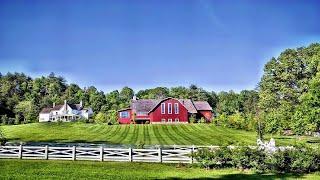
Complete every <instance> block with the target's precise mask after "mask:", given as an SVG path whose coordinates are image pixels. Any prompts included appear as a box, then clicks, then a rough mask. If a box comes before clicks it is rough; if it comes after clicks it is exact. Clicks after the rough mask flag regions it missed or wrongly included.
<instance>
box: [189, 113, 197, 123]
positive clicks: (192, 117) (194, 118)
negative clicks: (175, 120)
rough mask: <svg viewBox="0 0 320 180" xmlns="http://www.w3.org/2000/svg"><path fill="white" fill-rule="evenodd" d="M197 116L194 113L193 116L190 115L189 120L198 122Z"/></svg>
mask: <svg viewBox="0 0 320 180" xmlns="http://www.w3.org/2000/svg"><path fill="white" fill-rule="evenodd" d="M196 121H197V120H196V116H195V115H194V114H192V115H191V116H190V118H189V122H190V123H196Z"/></svg>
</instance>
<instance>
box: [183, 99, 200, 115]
mask: <svg viewBox="0 0 320 180" xmlns="http://www.w3.org/2000/svg"><path fill="white" fill-rule="evenodd" d="M179 102H180V103H181V104H183V105H184V107H186V109H187V110H188V112H189V113H192V114H193V113H197V112H198V111H197V109H196V107H195V106H194V104H193V102H192V100H191V99H179Z"/></svg>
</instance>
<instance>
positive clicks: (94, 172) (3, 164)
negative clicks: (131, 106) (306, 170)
mask: <svg viewBox="0 0 320 180" xmlns="http://www.w3.org/2000/svg"><path fill="white" fill-rule="evenodd" d="M217 178H219V179H297V178H299V179H300V178H301V179H319V178H320V173H319V172H318V173H313V174H307V175H293V174H282V175H275V174H255V173H254V172H253V171H239V170H235V169H222V170H204V169H200V168H197V167H194V168H191V167H186V166H181V165H171V164H156V163H126V162H123V163H120V162H89V161H75V162H72V161H45V160H0V179H114V180H115V179H217Z"/></svg>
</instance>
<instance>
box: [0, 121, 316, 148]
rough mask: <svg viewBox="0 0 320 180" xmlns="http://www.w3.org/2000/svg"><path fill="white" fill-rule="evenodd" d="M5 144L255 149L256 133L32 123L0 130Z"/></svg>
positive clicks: (286, 139)
mask: <svg viewBox="0 0 320 180" xmlns="http://www.w3.org/2000/svg"><path fill="white" fill-rule="evenodd" d="M0 127H1V128H2V129H3V131H4V133H5V135H6V137H7V138H8V140H9V141H16V142H20V141H23V142H89V143H95V142H97V143H98V142H99V143H110V144H146V145H156V144H160V145H173V144H176V145H230V144H234V145H255V144H256V138H257V136H256V132H249V131H243V130H235V129H230V128H224V127H217V126H214V125H211V124H179V125H150V124H149V125H137V124H136V125H113V126H110V125H106V124H84V123H60V124H59V123H33V124H25V125H12V126H0ZM270 137H273V138H275V139H276V143H277V145H290V144H294V143H297V142H306V141H307V140H314V141H316V140H319V138H318V139H317V138H309V137H303V138H296V137H294V136H271V135H267V136H266V138H270Z"/></svg>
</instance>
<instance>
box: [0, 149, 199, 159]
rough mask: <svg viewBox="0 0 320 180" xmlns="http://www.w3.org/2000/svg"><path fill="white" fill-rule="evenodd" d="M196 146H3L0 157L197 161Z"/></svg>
mask: <svg viewBox="0 0 320 180" xmlns="http://www.w3.org/2000/svg"><path fill="white" fill-rule="evenodd" d="M194 150H195V148H194V147H192V148H177V149H162V148H158V149H132V148H128V149H116V148H103V147H98V148H85V147H76V146H73V147H49V146H44V147H43V146H22V145H20V146H0V158H15V159H46V160H53V159H59V160H93V161H128V162H159V163H193V158H192V157H191V156H190V155H191V154H192V152H193V151H194Z"/></svg>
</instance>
